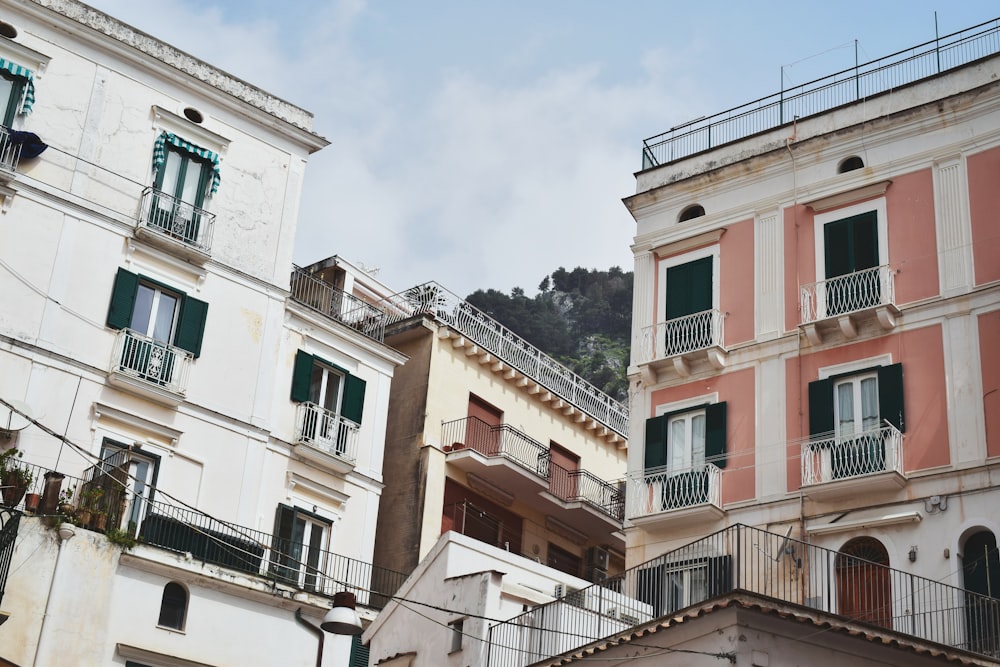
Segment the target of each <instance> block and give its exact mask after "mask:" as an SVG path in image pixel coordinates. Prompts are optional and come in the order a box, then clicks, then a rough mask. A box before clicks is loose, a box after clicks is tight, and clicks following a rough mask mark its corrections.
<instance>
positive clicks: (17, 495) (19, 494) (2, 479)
mask: <svg viewBox="0 0 1000 667" xmlns="http://www.w3.org/2000/svg"><path fill="white" fill-rule="evenodd" d="M22 457H24V452H22V451H21V450H19V449H18V448H17V447H11V448H10V449H8V450H6V451H4V452H3V453H0V483H2V486H3V502H4V504H5V505H7V506H9V507H14V506H15V505H17V504H18V503H19V502H21V498H23V497H24V494H25V492H26V491H27V490H28V487H29V486H31V483H32V482H34V481H35V475H34V473H32V472H31V468H29V467H27V466H25V465H21V464H19V463H18V461H19V459H21V458H22Z"/></svg>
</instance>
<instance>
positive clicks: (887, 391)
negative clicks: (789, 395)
mask: <svg viewBox="0 0 1000 667" xmlns="http://www.w3.org/2000/svg"><path fill="white" fill-rule="evenodd" d="M887 424H888V425H891V426H892V427H894V429H895V430H896V431H899V432H900V433H903V432H905V430H906V422H905V417H904V410H903V366H902V364H892V365H888V366H880V367H878V368H875V369H869V370H866V371H861V372H855V373H850V374H845V375H834V376H831V377H829V378H826V379H821V380H816V381H815V382H810V383H809V434H810V436H811V439H812V440H813V443H814V444H813V446H814V447H819V448H823V449H824V450H828V451H829V466H830V468H829V476H830V477H832V478H833V479H842V478H846V477H855V476H858V475H866V474H871V473H876V472H880V471H882V470H885V469H886V455H887V446H888V445H889V444H890V442H891V440H892V439H893V437H894V434H893V433H892V431H890V430H887V428H886V425H887ZM824 456H825V455H824ZM825 466H826V464H825V463H824V467H825ZM823 476H824V478H825V477H827V476H826V474H825V473H824V475H823Z"/></svg>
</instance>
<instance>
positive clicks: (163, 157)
mask: <svg viewBox="0 0 1000 667" xmlns="http://www.w3.org/2000/svg"><path fill="white" fill-rule="evenodd" d="M168 143H169V144H170V145H171V146H176V147H177V148H180V149H181V150H183V151H187V152H188V153H191V154H192V155H195V156H197V157H200V158H202V159H204V160H208V161H209V162H211V163H212V189H211V194H213V195H214V194H215V191H216V190H218V189H219V183H221V182H222V176H221V175H220V173H219V155H218V153H213V152H212V151H210V150H208V149H205V148H202V147H201V146H196V145H195V144H192V143H190V142H187V141H184V140H183V139H181V138H180V137H178V136H177V135H176V134H174V133H172V132H161V133H160V136H158V137H157V138H156V143H155V144H153V173H154V174H155V173H157V172H159V171H160V169H161V168H162V167H163V165H164V163H165V162H166V161H167V149H166V144H168Z"/></svg>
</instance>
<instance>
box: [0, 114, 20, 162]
mask: <svg viewBox="0 0 1000 667" xmlns="http://www.w3.org/2000/svg"><path fill="white" fill-rule="evenodd" d="M20 159H21V144H20V143H19V142H16V141H11V137H10V129H8V128H6V127H4V126H2V125H0V171H17V163H18V162H19V161H20Z"/></svg>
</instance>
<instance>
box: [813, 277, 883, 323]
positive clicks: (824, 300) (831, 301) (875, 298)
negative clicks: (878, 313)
mask: <svg viewBox="0 0 1000 667" xmlns="http://www.w3.org/2000/svg"><path fill="white" fill-rule="evenodd" d="M894 276H895V272H894V271H893V270H892V269H891V268H890V267H889V265H887V264H883V265H882V266H876V267H872V268H870V269H864V270H863V271H858V272H856V273H848V274H846V275H843V276H837V277H835V278H828V279H827V280H820V281H819V282H815V283H810V284H808V285H803V286H802V323H803V324H810V323H812V322H818V321H820V320H824V319H826V318H828V317H835V316H837V315H847V314H850V313H856V312H858V311H861V310H868V309H870V308H877V307H878V306H885V305H895V304H896V287H895V281H894Z"/></svg>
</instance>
